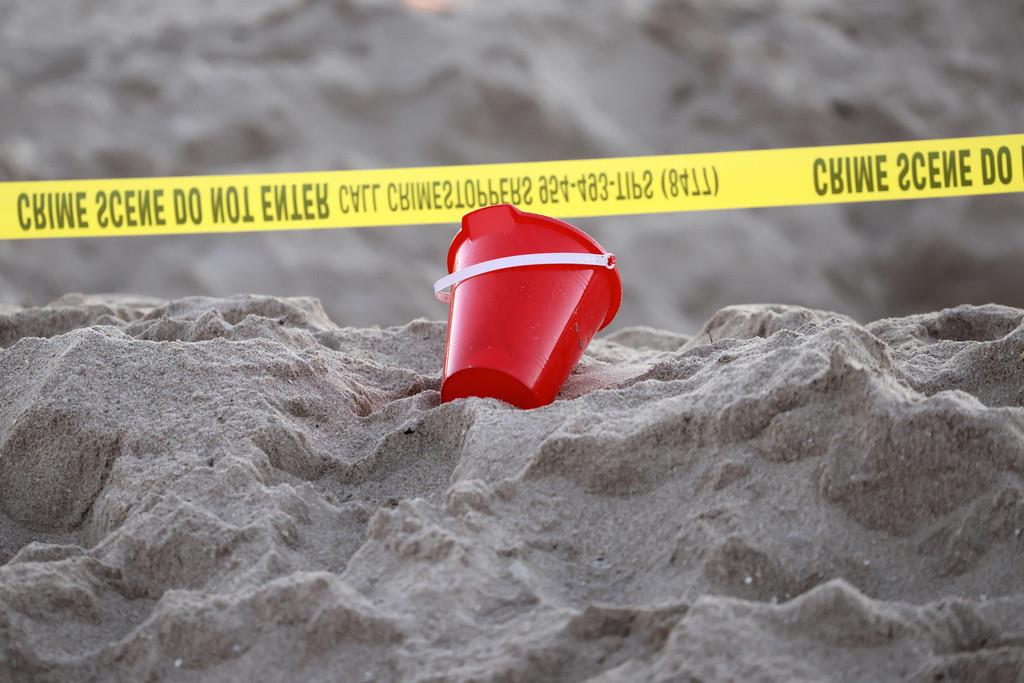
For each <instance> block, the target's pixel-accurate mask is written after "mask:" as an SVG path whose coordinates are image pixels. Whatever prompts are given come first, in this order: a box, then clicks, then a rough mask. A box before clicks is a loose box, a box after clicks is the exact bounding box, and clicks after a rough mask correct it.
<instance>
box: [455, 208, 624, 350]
mask: <svg viewBox="0 0 1024 683" xmlns="http://www.w3.org/2000/svg"><path fill="white" fill-rule="evenodd" d="M494 209H505V210H509V211H511V212H513V214H515V215H518V216H528V217H530V218H539V219H542V220H543V221H545V222H546V223H548V224H549V225H550V226H551V227H554V228H558V229H559V230H561V231H562V232H565V233H566V234H568V235H571V236H572V237H574V238H576V240H577V241H578V242H579V243H580V246H583V247H586V248H587V250H589V251H590V252H592V253H594V254H607V253H608V251H607V250H606V249H605V248H604V247H602V246H601V244H600V243H599V242H598V241H597V240H595V239H594V238H593V237H591V236H590V235H588V234H587V233H585V232H583V231H582V230H580V229H579V228H577V227H576V226H575V225H571V224H570V223H566V222H565V221H563V220H561V219H558V218H552V217H551V216H545V215H544V214H540V213H530V212H528V211H523V210H521V209H519V208H518V207H516V206H513V205H512V204H493V205H491V206H483V207H480V208H479V209H474V210H473V211H470V212H469V213H467V214H465V215H464V216H463V217H462V224H461V225H460V226H459V231H458V232H457V233H455V237H454V238H453V239H452V243H451V245H450V246H449V247H448V262H447V265H448V272H449V273H453V272H455V255H456V253H458V250H459V247H461V246H462V243H463V242H465V241H466V238H467V236H468V233H467V231H466V229H465V225H466V221H467V219H468V218H469V217H470V216H473V215H475V214H477V213H480V212H482V211H493V210H494ZM601 270H602V271H604V272H606V273H607V274H608V275H606V277H611V278H612V279H611V284H612V297H611V298H612V301H611V304H610V305H609V307H608V313H607V315H605V318H604V320H603V321H602V322H601V326H600V327H598V328H597V329H598V331H600V330H603V329H604V328H606V327H608V325H609V324H611V322H612V320H614V319H615V315H616V314H617V313H618V312H619V307H620V306H621V305H622V277H621V276H620V275H619V269H618V268H601Z"/></svg>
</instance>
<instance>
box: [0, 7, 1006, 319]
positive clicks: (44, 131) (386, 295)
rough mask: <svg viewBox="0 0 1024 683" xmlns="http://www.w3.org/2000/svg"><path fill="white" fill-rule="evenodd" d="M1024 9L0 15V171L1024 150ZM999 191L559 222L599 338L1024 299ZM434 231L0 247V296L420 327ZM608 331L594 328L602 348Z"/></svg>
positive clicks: (39, 11)
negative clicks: (909, 143) (583, 249)
mask: <svg viewBox="0 0 1024 683" xmlns="http://www.w3.org/2000/svg"><path fill="white" fill-rule="evenodd" d="M1022 24H1024V7H1022V5H1021V3H1019V2H1010V1H1008V0H1007V1H998V2H986V3H973V4H968V3H963V2H956V1H953V0H947V1H940V2H926V1H924V0H914V1H911V2H900V3H891V2H886V1H884V0H870V1H868V2H858V3H843V2H836V1H828V0H800V1H791V2H724V3H723V2H712V1H710V0H696V1H689V2H681V1H673V0H629V1H627V2H619V1H607V0H604V1H601V0H599V1H595V2H571V1H567V0H561V1H558V2H515V3H513V2H495V1H487V2H484V1H483V0H451V1H450V2H447V1H444V0H417V1H415V2H412V1H410V2H404V3H403V2H399V1H398V0H333V1H323V2H302V1H299V2H296V1H294V0H256V1H253V2H237V1H217V2H211V1H208V0H184V1H182V2H174V3H165V2H156V1H152V2H145V1H140V0H130V1H129V0H103V1H101V2H96V1H95V0H74V1H70V2H65V1H54V0H42V1H37V2H15V3H4V4H3V5H0V121H2V126H0V179H10V180H23V179H43V178H65V177H107V176H146V175H166V174H206V173H236V172H250V171H297V170H315V169H345V168H373V167H391V166H414V165H427V164H459V163H484V162H503V161H520V160H523V161H527V160H543V159H563V158H585V157H598V156H616V155H636V154H661V153H684V152H701V151H717V150H730V149H750V148H766V147H789V146H798V145H820V144H841V143H858V142H876V141H888V140H901V139H914V138H928V137H952V136H961V135H980V134H999V133H1011V132H1019V131H1020V130H1022V129H1024V71H1022V70H1021V69H1020V68H1019V65H1020V64H1022V63H1024V41H1021V40H1020V30H1021V26H1022ZM1022 208H1024V200H1022V198H1020V197H986V198H979V199H948V200H939V201H929V202H909V203H907V202H904V203H890V204H883V203H874V204H865V205H856V206H832V207H823V208H792V209H771V210H758V211H732V212H725V213H703V214H679V215H667V216H645V217H624V218H610V219H590V220H580V221H577V223H578V224H579V225H580V226H581V227H583V228H584V229H586V230H588V231H591V232H592V233H593V234H594V235H595V236H596V237H597V238H598V239H599V240H600V241H601V242H602V243H603V244H604V245H605V246H606V247H607V248H608V249H610V250H612V251H614V252H615V253H616V254H618V255H619V257H620V267H621V269H622V274H623V280H624V282H625V286H626V291H625V301H624V305H623V307H622V311H621V313H620V315H619V317H618V319H617V321H616V323H615V325H616V326H617V327H621V326H626V325H631V324H644V325H651V326H654V327H660V328H667V329H672V330H677V331H686V332H693V331H694V330H695V329H696V328H697V327H698V326H699V325H700V323H701V322H702V321H703V320H705V319H706V318H707V317H708V316H709V315H710V314H711V313H713V312H714V311H715V310H717V309H718V308H720V307H722V306H724V305H728V304H734V303H744V302H750V301H774V302H785V303H793V304H801V305H806V306H812V307H818V308H825V309H829V310H834V311H838V312H842V313H845V314H848V315H851V316H853V317H854V318H856V319H859V320H862V321H867V320H873V319H876V318H879V317H882V316H885V315H901V314H905V313H909V312H917V311H924V310H934V309H936V308H940V307H943V306H950V305H955V304H960V303H985V302H999V303H1005V304H1015V305H1020V304H1022V303H1024V269H1022V268H1020V263H1021V261H1022V257H1024V231H1022V230H1020V220H1019V216H1020V215H1021V210H1022ZM455 229H456V226H433V227H416V228H386V229H364V230H347V231H327V232H292V233H282V234H267V235H243V236H231V237H225V236H216V235H212V236H195V237H173V238H163V237H152V238H148V237H147V238H132V239H116V240H80V241H60V242H50V243H42V242H40V243H24V242H23V243H0V301H4V302H7V303H17V304H22V305H27V304H33V305H41V304H44V303H46V302H48V301H50V300H52V299H54V298H56V297H58V296H60V295H62V294H64V293H66V292H70V291H79V292H85V293H97V292H128V293H132V294H136V295H152V296H160V297H177V296H185V295H195V294H210V295H218V296H224V295H230V294H233V293H236V292H240V291H244V292H257V293H265V294H277V295H292V294H296V293H302V294H306V295H312V296H316V297H318V298H319V299H320V300H321V301H322V302H323V304H324V306H325V308H326V310H327V312H328V313H329V314H330V315H331V317H332V318H333V319H334V320H335V321H336V322H338V323H339V324H342V325H370V324H381V325H389V324H399V323H403V322H406V321H408V320H410V319H412V318H415V317H420V316H423V317H427V318H430V319H438V318H443V317H444V310H443V307H440V306H439V305H438V304H437V303H436V302H435V301H434V300H433V298H432V296H431V292H430V284H431V283H432V282H433V280H434V279H436V278H437V277H440V275H442V274H443V263H444V255H445V253H446V250H447V246H448V242H449V241H450V238H451V236H452V234H454V232H455ZM613 329H615V328H613Z"/></svg>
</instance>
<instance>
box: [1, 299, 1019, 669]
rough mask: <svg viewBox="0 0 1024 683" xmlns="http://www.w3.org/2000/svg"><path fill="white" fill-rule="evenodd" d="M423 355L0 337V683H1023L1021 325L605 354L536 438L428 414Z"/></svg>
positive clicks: (406, 334) (114, 318)
mask: <svg viewBox="0 0 1024 683" xmlns="http://www.w3.org/2000/svg"><path fill="white" fill-rule="evenodd" d="M444 333H445V328H444V324H443V323H439V322H430V321H427V320H415V321H413V322H410V323H408V324H406V325H404V326H400V327H390V328H383V329H382V328H351V327H339V326H337V325H335V324H334V323H333V322H331V320H330V319H329V318H328V316H327V315H326V314H325V313H324V310H323V308H322V307H321V305H320V303H319V302H318V301H316V300H315V299H312V298H274V297H264V296H253V295H247V296H234V297H230V298H220V299H217V298H204V297H193V298H186V299H179V300H173V301H162V300H152V299H140V298H135V299H132V298H129V297H119V298H114V297H90V296H83V295H72V296H67V297H64V298H62V299H60V300H58V301H55V302H53V303H52V304H51V305H49V306H45V307H39V308H14V307H8V308H7V309H6V310H4V311H3V312H0V346H2V347H3V348H0V680H11V681H66V680H83V681H85V680H88V681H92V680H98V681H147V680H167V681H186V680H210V681H213V680H254V681H293V680H309V681H340V680H344V681H349V680H352V681H360V680H365V681H391V680H395V681H398V680H402V681H449V680H465V681H470V680H473V681H556V680H557V681H563V680H594V681H639V680H650V681H696V680H699V681H719V680H734V681H754V680H765V681H797V680H806V681H820V680H836V681H881V680H914V681H918V680H920V681H935V680H957V681H965V680H972V681H1012V680H1016V678H1017V677H1019V676H1021V675H1022V672H1024V616H1022V615H1024V573H1022V572H1021V567H1022V566H1024V564H1022V562H1024V539H1022V538H1021V530H1022V528H1024V493H1022V484H1021V478H1022V476H1024V381H1022V377H1024V310H1021V309H1015V308H1009V307H1004V306H998V305H985V306H966V305H965V306H959V307H956V308H952V309H946V310H942V311H939V312H936V313H929V314H922V315H916V316H910V317H904V318H890V319H883V320H879V321H877V322H874V323H871V324H868V325H861V324H858V323H856V322H854V321H853V320H852V319H850V318H847V317H845V316H842V315H838V314H834V313H829V312H825V311H819V310H811V309H806V308H800V307H796V306H781V305H745V306H734V307H729V308H725V309H723V310H721V311H719V312H717V313H716V314H715V315H714V316H712V317H711V318H710V319H709V320H708V321H707V322H706V324H705V325H704V326H703V328H702V329H701V330H700V332H699V333H697V334H695V335H694V336H693V337H687V336H684V335H679V334H676V333H671V332H659V331H657V330H653V329H651V328H642V327H633V328H625V329H621V330H619V331H618V332H616V333H614V334H611V335H608V336H605V337H603V338H600V339H598V340H597V341H595V342H594V343H593V344H592V345H591V347H590V348H589V350H588V351H587V353H586V355H585V357H584V359H583V361H582V362H581V364H580V365H579V367H578V368H577V369H576V371H575V372H574V374H573V375H572V377H570V379H569V382H568V383H567V385H566V390H565V392H564V393H563V396H562V397H561V398H560V399H559V400H558V401H556V402H555V403H554V404H552V405H550V406H548V407H545V408H542V409H538V410H533V411H520V410H516V409H514V408H512V407H510V406H508V405H506V404H503V403H500V402H498V401H494V400H489V399H488V400H485V399H469V400H460V401H456V402H453V403H450V404H444V405H441V404H439V395H438V388H439V380H440V377H439V368H440V362H441V356H442V353H443V346H444ZM711 339H713V340H714V341H713V342H712V341H711Z"/></svg>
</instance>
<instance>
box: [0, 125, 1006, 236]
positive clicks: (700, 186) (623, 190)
mask: <svg viewBox="0 0 1024 683" xmlns="http://www.w3.org/2000/svg"><path fill="white" fill-rule="evenodd" d="M1011 192H1024V134H1013V135H993V136H982V137H965V138H949V139H941V140H918V141H910V142H885V143H871V144H859V145H835V146H826V147H799V148H791V149H766V150H752V151H736V152H717V153H700V154H679V155H659V156H642V157H622V158H609V159H581V160H571V161H541V162H516V163H505V164H485V165H467V166H436V167H421V168H392V169H376V170H346V171H313V172H299V173H266V174H247V175H209V176H183V177H166V178H130V179H128V178H126V179H115V180H43V181H29V182H4V183H0V239H6V240H17V239H41V238H59V237H110V236H122V235H167V234H193V233H227V232H252V231H266V230H305V229H315V228H352V227H373V226H384V225H415V224H431V223H457V222H459V220H460V219H461V217H462V215H463V214H465V213H467V212H468V211H472V210H473V209H477V208H480V207H482V206H488V205H491V204H502V203H508V204H515V205H516V206H518V207H519V208H521V209H523V210H526V211H532V212H536V213H545V214H549V215H553V216H558V217H560V218H573V217H582V216H619V215H629V214H645V213H665V212H677V211H708V210H715V209H744V208H758V207H772V206H798V205H808V204H833V203H844V202H865V201H888V200H898V199H920V198H928V197H953V196H963V195H981V194H1001V193H1011Z"/></svg>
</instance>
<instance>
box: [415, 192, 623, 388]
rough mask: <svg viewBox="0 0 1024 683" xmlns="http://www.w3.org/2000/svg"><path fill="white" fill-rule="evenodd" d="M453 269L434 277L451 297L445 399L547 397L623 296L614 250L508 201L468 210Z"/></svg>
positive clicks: (457, 240) (453, 255)
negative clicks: (514, 205)
mask: <svg viewBox="0 0 1024 683" xmlns="http://www.w3.org/2000/svg"><path fill="white" fill-rule="evenodd" d="M448 272H449V273H451V274H450V275H449V276H448V277H445V278H442V279H441V280H438V282H437V283H435V285H434V290H435V293H438V298H440V299H441V300H442V301H445V300H448V301H449V307H448V339H447V342H446V345H445V359H444V371H443V378H442V383H441V400H442V401H451V400H454V399H457V398H463V397H467V396H484V397H491V398H497V399H500V400H502V401H505V402H507V403H511V404H512V405H514V406H518V407H520V408H536V407H539V406H543V405H547V404H548V403H551V402H552V401H553V400H555V396H557V394H558V391H559V389H560V388H561V386H562V384H563V382H565V379H566V378H567V377H568V376H569V373H570V372H571V371H572V369H573V367H574V366H575V365H576V363H577V362H578V361H579V359H580V356H582V355H583V350H584V349H585V348H587V344H589V343H590V340H591V339H592V338H593V336H594V334H596V333H597V331H598V330H600V329H601V328H603V327H605V326H606V325H608V324H609V323H610V322H611V321H612V319H613V318H614V317H615V314H616V312H617V311H618V309H619V304H620V303H621V301H622V282H621V280H620V279H619V274H618V271H617V270H616V269H615V257H614V256H612V255H611V254H609V253H607V252H606V251H605V250H604V249H603V248H602V247H601V245H600V244H598V243H597V242H596V241H594V240H593V239H592V238H591V237H590V236H588V235H587V234H586V233H584V232H583V231H582V230H579V229H577V228H574V227H573V226H571V225H569V224H568V223H564V222H562V221H559V220H555V219H553V218H548V217H546V216H540V215H537V214H531V213H524V212H522V211H519V210H518V209H516V208H515V207H513V206H509V205H507V204H502V205H498V206H490V207H487V208H483V209H479V210H477V211H474V212H472V213H469V214H467V215H466V216H464V217H463V219H462V229H461V230H460V231H459V233H458V234H457V235H456V236H455V239H454V240H453V241H452V245H451V248H450V249H449V250H448ZM449 286H450V287H452V291H451V294H450V295H446V294H444V293H443V292H442V291H441V290H443V289H445V288H447V287H449Z"/></svg>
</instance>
